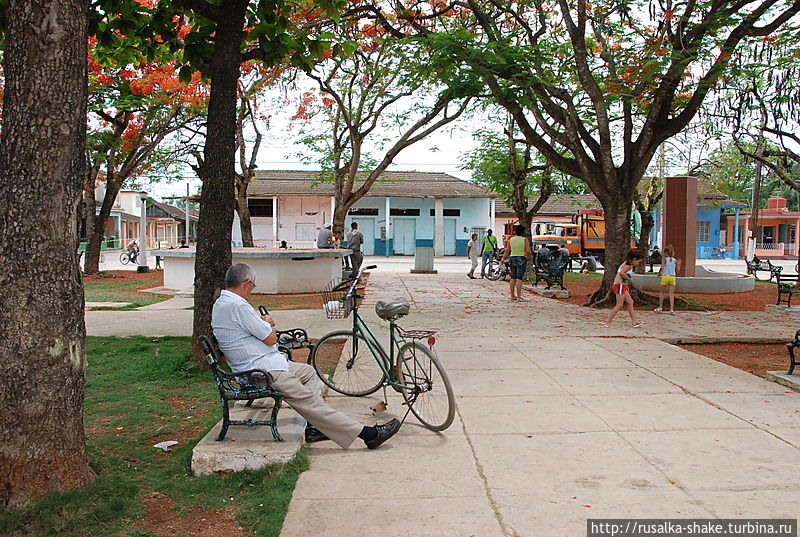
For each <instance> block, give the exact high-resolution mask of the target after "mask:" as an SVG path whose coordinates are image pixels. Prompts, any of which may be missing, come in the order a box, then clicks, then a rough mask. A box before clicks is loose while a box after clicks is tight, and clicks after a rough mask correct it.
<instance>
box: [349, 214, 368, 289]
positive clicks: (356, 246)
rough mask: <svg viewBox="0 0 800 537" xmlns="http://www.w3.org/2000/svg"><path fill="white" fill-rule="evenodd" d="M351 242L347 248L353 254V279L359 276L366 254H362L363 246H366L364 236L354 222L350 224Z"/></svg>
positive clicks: (351, 259)
mask: <svg viewBox="0 0 800 537" xmlns="http://www.w3.org/2000/svg"><path fill="white" fill-rule="evenodd" d="M350 229H351V231H350V240H348V241H347V247H348V248H350V249H351V250H352V251H353V253H352V254H351V255H350V264H351V265H352V267H353V272H352V273H351V276H352V277H355V276H356V274H358V269H360V268H361V263H362V262H363V261H364V254H363V253H362V252H361V246H362V245H363V244H364V235H362V234H361V232H360V231H359V230H358V224H357V223H355V222H353V223H352V224H350Z"/></svg>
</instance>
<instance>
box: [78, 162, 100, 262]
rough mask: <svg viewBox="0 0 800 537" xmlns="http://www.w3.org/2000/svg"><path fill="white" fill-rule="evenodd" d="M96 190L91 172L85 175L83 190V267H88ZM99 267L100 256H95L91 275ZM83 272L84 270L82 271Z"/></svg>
mask: <svg viewBox="0 0 800 537" xmlns="http://www.w3.org/2000/svg"><path fill="white" fill-rule="evenodd" d="M96 188H97V176H96V175H94V174H92V173H91V172H90V173H88V174H87V179H86V187H85V188H84V192H83V207H82V209H83V218H84V226H85V229H86V251H84V254H83V255H84V257H83V262H84V267H87V266H89V264H88V262H87V259H88V258H89V252H88V250H89V243H90V242H91V240H92V233H93V230H94V221H95V212H96V211H97V201H96V200H95V198H94V196H95V189H96ZM99 266H100V255H99V253H98V255H97V261H96V264H95V266H94V272H92V273H91V274H95V273H97V272H98V268H99ZM84 271H85V269H84Z"/></svg>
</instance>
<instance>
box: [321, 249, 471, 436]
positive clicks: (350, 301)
mask: <svg viewBox="0 0 800 537" xmlns="http://www.w3.org/2000/svg"><path fill="white" fill-rule="evenodd" d="M374 268H377V267H376V266H375V265H371V266H368V267H364V268H362V269H361V270H360V271H359V273H358V275H357V276H356V277H355V278H352V279H349V280H344V281H342V280H339V279H335V280H334V281H332V282H331V284H330V285H329V286H328V288H327V289H326V291H325V292H324V293H323V296H324V297H325V305H324V309H325V314H326V315H327V316H328V318H330V319H344V318H347V317H348V316H349V315H350V313H353V328H352V330H336V331H334V332H330V333H329V334H326V335H324V336H322V337H321V338H320V339H319V341H318V342H317V344H316V345H315V347H314V350H313V351H312V353H311V365H312V366H313V367H314V370H315V371H316V372H317V375H319V378H320V379H321V380H322V382H324V383H325V384H326V385H327V386H329V387H330V388H331V389H333V390H335V391H337V392H339V393H341V394H344V395H351V396H355V397H363V396H365V395H370V394H373V393H375V392H376V391H378V390H379V389H380V388H381V387H383V389H384V402H386V388H387V387H391V388H392V389H394V390H395V391H397V392H400V393H401V394H402V395H403V399H404V400H405V404H406V405H407V406H408V411H407V412H406V417H407V416H408V412H409V411H410V412H411V413H413V414H414V416H416V418H417V419H418V420H419V421H420V423H422V424H423V425H424V426H425V427H427V428H428V429H431V430H433V431H443V430H445V429H447V428H448V427H449V426H450V425H451V424H452V423H453V418H454V417H455V398H454V396H453V388H452V386H451V385H450V379H449V378H448V377H447V373H446V372H445V370H444V368H443V367H442V364H441V362H440V361H439V358H438V357H437V356H436V353H435V351H434V350H433V345H434V344H435V343H436V338H435V337H434V335H435V334H436V332H435V331H431V330H403V329H402V328H400V327H399V326H398V325H397V324H396V321H397V320H398V319H400V318H401V317H404V316H405V315H408V312H409V309H410V305H409V303H408V302H405V301H395V302H378V303H377V304H376V305H375V312H376V313H377V314H378V317H380V318H381V319H384V320H386V321H388V322H389V350H388V351H387V350H386V349H385V348H384V347H383V345H381V343H380V342H379V341H378V338H377V337H376V336H375V334H374V333H373V332H372V330H371V329H370V327H369V325H368V324H367V322H366V321H365V320H364V318H363V317H362V316H361V315H360V314H359V313H358V306H359V302H358V301H359V299H361V298H363V296H361V295H358V294H357V293H356V288H357V286H358V283H359V281H360V280H361V276H362V274H363V272H364V270H370V269H374ZM421 340H425V341H426V343H427V346H426V345H423V344H422V343H421ZM330 357H333V360H331V359H330ZM404 420H405V417H404V418H403V421H404Z"/></svg>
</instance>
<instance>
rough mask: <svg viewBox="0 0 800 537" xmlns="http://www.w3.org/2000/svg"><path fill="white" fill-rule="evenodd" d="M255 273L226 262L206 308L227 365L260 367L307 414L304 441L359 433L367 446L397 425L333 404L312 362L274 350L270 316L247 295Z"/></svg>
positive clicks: (344, 441) (347, 439)
mask: <svg viewBox="0 0 800 537" xmlns="http://www.w3.org/2000/svg"><path fill="white" fill-rule="evenodd" d="M255 278H256V277H255V273H254V272H253V269H251V268H250V266H249V265H247V264H246V263H235V264H233V265H231V266H230V267H229V268H228V270H227V272H225V289H224V290H222V292H221V293H220V295H219V298H218V299H217V300H216V302H214V307H213V309H212V311H211V327H212V329H213V331H214V336H215V337H216V338H217V341H218V343H219V348H220V350H221V351H222V352H223V353H225V358H226V360H227V362H228V366H229V367H230V368H231V371H232V372H233V373H237V372H242V371H248V370H251V369H258V370H261V371H264V372H265V373H266V374H267V376H268V377H269V380H270V386H272V387H273V388H275V389H276V390H277V391H279V392H280V393H282V394H283V397H284V401H286V403H288V404H289V406H290V407H292V408H293V409H294V410H295V411H297V413H298V414H300V415H301V416H303V417H304V418H305V419H306V420H307V422H308V424H309V425H308V426H307V427H306V431H305V437H306V442H309V443H310V442H319V441H321V440H328V439H330V440H333V441H334V442H336V443H337V444H339V446H340V447H342V448H344V449H347V448H348V447H350V444H352V443H353V441H355V439H356V438H360V439H362V440H363V441H364V443H365V444H366V446H367V447H368V448H369V449H375V448H377V447H378V446H380V445H381V444H383V443H384V442H385V441H386V440H388V439H389V438H391V437H392V436H394V434H395V433H396V432H397V431H398V430H400V422H399V421H398V420H397V419H393V420H390V421H388V422H386V423H384V424H383V425H376V426H374V427H368V426H364V425H362V424H360V423H358V422H357V421H356V420H354V419H353V418H351V417H350V416H348V415H347V414H345V413H343V412H339V411H338V410H335V409H333V408H332V407H331V406H330V405H328V403H326V402H325V401H324V400H323V399H322V396H321V395H320V390H321V388H322V382H321V381H320V380H319V377H318V376H317V374H316V372H315V371H314V368H313V367H311V366H310V365H308V364H301V363H299V362H291V361H289V360H288V358H287V356H286V354H284V353H282V352H281V351H280V350H278V344H277V343H278V338H277V332H276V331H275V320H274V319H273V318H272V317H271V316H270V315H269V314H267V315H258V314H257V313H256V311H255V310H254V309H253V307H252V306H251V305H250V304H249V303H248V301H247V299H248V298H250V295H251V293H252V292H253V289H254V288H255V286H256V283H255Z"/></svg>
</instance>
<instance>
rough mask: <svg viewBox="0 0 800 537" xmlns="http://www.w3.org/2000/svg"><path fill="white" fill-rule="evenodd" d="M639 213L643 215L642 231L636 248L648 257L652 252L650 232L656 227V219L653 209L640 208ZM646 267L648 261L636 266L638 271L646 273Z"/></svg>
mask: <svg viewBox="0 0 800 537" xmlns="http://www.w3.org/2000/svg"><path fill="white" fill-rule="evenodd" d="M639 214H640V215H641V216H642V231H641V233H640V234H639V240H638V241H636V249H637V250H639V251H640V252H642V253H643V254H644V255H645V257H647V254H648V253H649V252H650V234H651V233H653V228H654V227H656V220H655V218H653V212H652V211H648V210H641V209H639ZM646 267H647V263H642V264H641V265H639V266H638V267H636V272H637V273H638V274H644V272H645V269H646Z"/></svg>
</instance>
